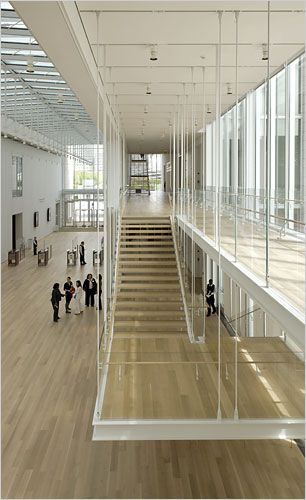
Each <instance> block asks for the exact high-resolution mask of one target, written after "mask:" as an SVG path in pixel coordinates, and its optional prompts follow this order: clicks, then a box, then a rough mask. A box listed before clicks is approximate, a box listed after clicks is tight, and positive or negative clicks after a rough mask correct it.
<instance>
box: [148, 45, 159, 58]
mask: <svg viewBox="0 0 306 500" xmlns="http://www.w3.org/2000/svg"><path fill="white" fill-rule="evenodd" d="M150 61H157V51H156V47H155V46H154V45H152V47H151V54H150Z"/></svg>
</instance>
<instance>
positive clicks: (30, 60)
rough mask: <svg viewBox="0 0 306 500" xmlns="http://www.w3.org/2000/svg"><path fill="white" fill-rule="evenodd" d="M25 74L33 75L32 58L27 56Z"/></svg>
mask: <svg viewBox="0 0 306 500" xmlns="http://www.w3.org/2000/svg"><path fill="white" fill-rule="evenodd" d="M26 72H27V73H34V64H33V57H32V56H29V58H28V61H27V69H26Z"/></svg>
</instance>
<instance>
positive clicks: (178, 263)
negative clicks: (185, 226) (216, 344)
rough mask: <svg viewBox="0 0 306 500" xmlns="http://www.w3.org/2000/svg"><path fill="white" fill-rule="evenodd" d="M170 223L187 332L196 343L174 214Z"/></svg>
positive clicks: (192, 341)
mask: <svg viewBox="0 0 306 500" xmlns="http://www.w3.org/2000/svg"><path fill="white" fill-rule="evenodd" d="M170 223H171V230H172V236H173V244H174V251H175V258H176V265H177V270H178V274H179V279H180V285H181V293H182V299H183V304H184V312H185V318H186V324H187V332H188V337H189V340H190V342H191V343H192V344H194V343H195V342H196V341H195V338H194V333H193V330H192V327H191V321H190V318H189V312H188V306H187V300H186V295H185V288H184V281H183V276H182V271H181V266H180V260H179V254H178V249H177V243H176V231H175V227H174V220H173V216H172V215H170Z"/></svg>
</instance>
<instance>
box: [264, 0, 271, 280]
mask: <svg viewBox="0 0 306 500" xmlns="http://www.w3.org/2000/svg"><path fill="white" fill-rule="evenodd" d="M267 15H268V43H267V51H268V60H267V84H266V120H265V121H266V124H267V125H266V155H265V159H266V162H265V163H266V179H265V181H266V193H265V195H266V269H265V275H266V286H267V287H268V286H269V281H270V277H269V224H270V190H271V186H270V173H271V154H270V150H271V137H270V135H271V115H270V1H268V10H267Z"/></svg>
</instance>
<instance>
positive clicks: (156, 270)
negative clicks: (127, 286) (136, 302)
mask: <svg viewBox="0 0 306 500" xmlns="http://www.w3.org/2000/svg"><path fill="white" fill-rule="evenodd" d="M119 274H120V275H121V276H122V275H129V274H143V275H145V276H150V275H152V274H153V275H159V274H160V275H161V276H165V274H174V275H175V276H176V277H177V270H176V268H175V267H171V268H170V269H167V268H166V269H160V267H159V265H158V266H157V267H147V266H145V267H143V266H139V267H131V265H122V264H121V265H119Z"/></svg>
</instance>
